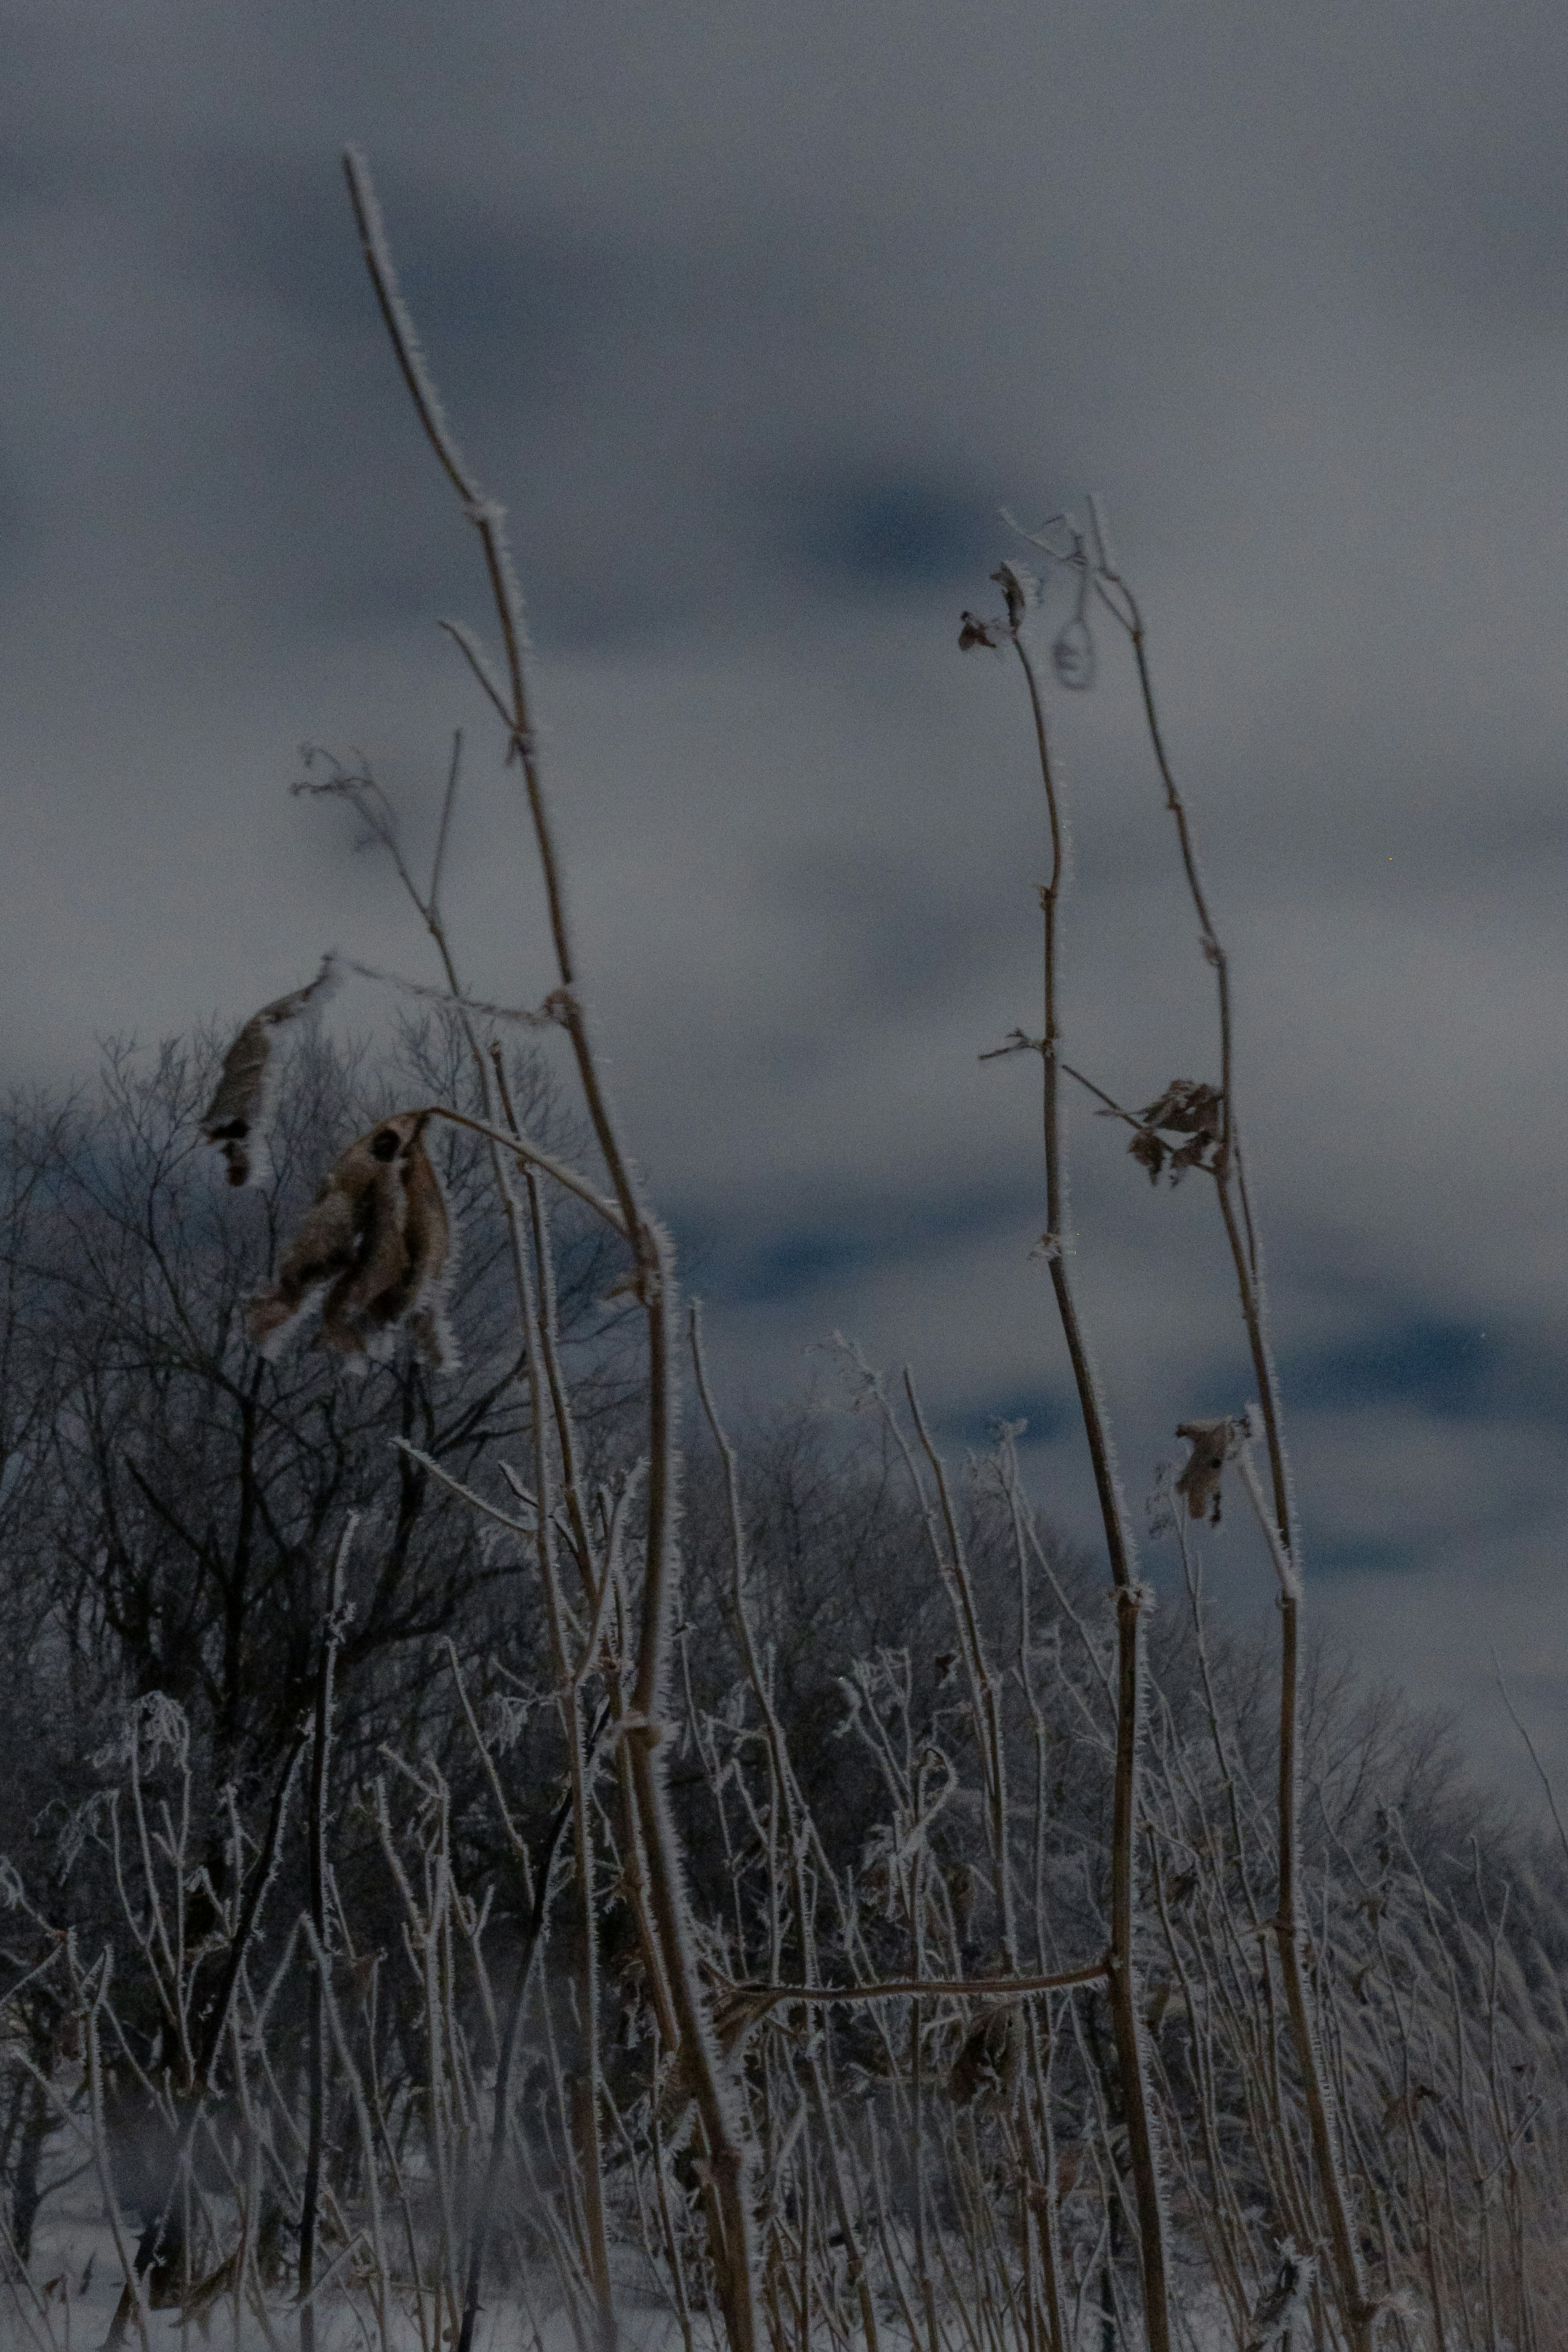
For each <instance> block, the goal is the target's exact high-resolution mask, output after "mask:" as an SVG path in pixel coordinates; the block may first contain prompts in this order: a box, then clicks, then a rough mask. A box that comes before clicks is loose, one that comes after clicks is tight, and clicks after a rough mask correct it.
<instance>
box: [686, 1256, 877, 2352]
mask: <svg viewBox="0 0 1568 2352" xmlns="http://www.w3.org/2000/svg"><path fill="white" fill-rule="evenodd" d="M689 1340H690V1346H691V1362H692V1369H693V1372H694V1375H695V1379H696V1386H697V1394H698V1399H699V1402H700V1404H701V1407H702V1412H703V1417H704V1419H705V1420H706V1421H707V1423H708V1427H709V1430H710V1433H711V1435H712V1438H713V1443H714V1444H715V1445H716V1446H717V1447H718V1449H719V1455H720V1459H721V1462H722V1463H723V1465H724V1499H725V1508H726V1513H727V1517H728V1525H729V1531H730V1563H731V1601H732V1605H733V1609H734V1620H735V1632H736V1636H737V1639H738V1640H739V1643H740V1645H741V1654H742V1659H743V1661H744V1664H745V1668H746V1678H747V1680H748V1682H749V1683H750V1685H751V1686H752V1696H753V1697H754V1698H755V1699H756V1702H757V1706H758V1710H759V1712H760V1714H761V1716H762V1718H763V1735H764V1738H765V1739H766V1743H767V1751H768V1759H769V1764H770V1769H771V1772H772V1778H773V1788H774V1790H775V1791H776V1792H777V1799H776V1801H782V1803H783V1806H784V1817H785V1835H786V1848H787V1852H788V1854H789V1877H790V1897H791V1901H792V1903H793V1904H794V1906H795V1923H796V1930H797V1933H798V1935H799V1937H800V1968H801V1975H802V1977H803V1979H805V1983H804V1984H802V1985H801V1986H800V1987H798V1988H791V1989H790V1990H791V1991H792V1992H795V1991H798V1992H799V1993H800V1994H801V1995H805V1993H806V1992H807V1991H808V1990H809V1989H810V1988H811V1985H812V1981H813V1979H815V1977H816V1937H815V1936H814V1934H813V1931H812V1916H811V1901H810V1896H809V1895H808V1893H807V1889H806V1883H805V1847H806V1834H807V1830H808V1826H809V1824H808V1822H807V1820H806V1817H805V1802H804V1800H803V1798H802V1795H801V1791H800V1787H799V1783H798V1782H797V1781H796V1780H795V1767H794V1765H793V1764H792V1762H791V1760H790V1754H789V1745H788V1741H787V1740H786V1738H785V1736H784V1725H783V1724H782V1723H781V1722H780V1720H779V1716H778V1710H777V1708H776V1707H775V1706H774V1705H773V1691H772V1687H771V1685H770V1684H769V1681H768V1678H767V1676H766V1675H765V1674H764V1673H763V1664H762V1660H761V1658H760V1657H759V1655H758V1654H757V1644H756V1636H755V1634H754V1633H753V1631H752V1621H751V1609H750V1601H749V1595H748V1592H747V1547H746V1536H745V1525H744V1521H743V1518H742V1511H741V1483H740V1463H739V1459H738V1457H737V1455H736V1453H735V1448H734V1446H733V1445H732V1444H731V1441H730V1438H729V1435H728V1433H727V1432H726V1431H725V1429H724V1425H723V1423H721V1420H720V1418H719V1412H718V1407H717V1405H716V1404H715V1402H714V1400H713V1392H712V1390H711V1388H710V1384H709V1380H708V1366H707V1362H706V1360H705V1358H704V1355H703V1351H702V1318H701V1310H700V1307H699V1305H698V1303H697V1302H696V1301H695V1300H693V1302H692V1306H691V1310H690V1319H689ZM779 1997H780V1998H781V1999H783V1998H785V1997H787V1996H786V1995H785V1994H784V1993H782V1992H781V1994H780V1996H779ZM806 2067H807V2079H808V2081H809V2083H810V2084H811V2091H812V2097H813V2100H814V2102H815V2104H816V2111H817V2116H818V2118H819V2121H820V2123H821V2126H822V2134H823V2144H824V2147H826V2153H827V2170H828V2179H829V2182H830V2184H831V2187H832V2191H833V2202H834V2208H835V2210H836V2212H837V2220H838V2229H839V2233H840V2235H841V2236H842V2238H843V2240H844V2248H845V2256H846V2261H847V2267H848V2273H849V2276H850V2279H851V2280H852V2282H853V2284H854V2286H855V2290H856V2294H857V2298H858V2302H859V2305H860V2320H861V2326H862V2328H863V2330H864V2333H865V2337H866V2343H867V2347H868V2352H877V2347H878V2341H879V2331H878V2326H877V2309H876V2303H875V2300H874V2298H873V2296H872V2293H871V2283H870V2279H869V2277H868V2273H867V2267H866V2257H865V2252H864V2243H863V2241H864V2228H863V2225H862V2226H857V2223H856V2220H855V2212H854V2200H853V2199H852V2198H851V2196H850V2191H849V2182H848V2179H847V2175H846V2172H845V2167H844V2158H843V2154H842V2151H841V2150H840V2147H839V2145H838V2137H837V2132H836V2131H835V2129H834V2121H833V2102H832V2099H831V2097H830V2096H829V2093H828V2086H827V2078H826V2070H825V2068H824V2066H823V2063H822V2054H821V2051H820V2049H819V2047H818V2045H817V2042H816V2040H815V2038H810V2039H808V2043H807V2057H806Z"/></svg>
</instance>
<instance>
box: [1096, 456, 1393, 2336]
mask: <svg viewBox="0 0 1568 2352" xmlns="http://www.w3.org/2000/svg"><path fill="white" fill-rule="evenodd" d="M1089 512H1090V517H1091V521H1092V529H1093V550H1092V559H1091V560H1092V564H1093V576H1094V582H1095V586H1096V590H1097V592H1098V593H1099V596H1100V602H1101V603H1102V604H1103V605H1104V606H1105V608H1106V610H1107V611H1108V612H1110V614H1113V616H1114V617H1115V619H1116V620H1117V622H1118V623H1119V624H1120V625H1121V628H1122V629H1123V630H1124V631H1125V633H1126V635H1127V638H1128V642H1129V643H1130V645H1131V648H1132V657H1133V661H1134V663H1135V665H1136V667H1137V672H1138V686H1139V692H1140V696H1141V698H1142V709H1143V718H1144V724H1145V727H1146V730H1147V732H1148V737H1149V744H1150V748H1151V750H1152V753H1153V757H1154V764H1155V767H1156V769H1157V771H1158V773H1159V777H1160V782H1161V784H1162V786H1163V790H1164V795H1165V806H1166V808H1167V810H1168V811H1169V813H1170V815H1171V819H1172V823H1173V825H1174V827H1175V832H1176V840H1177V845H1178V849H1179V852H1180V856H1181V863H1182V871H1183V874H1184V877H1185V880H1186V885H1187V890H1188V895H1189V896H1190V898H1191V899H1192V903H1193V910H1194V914H1195V915H1196V917H1197V922H1198V937H1199V940H1200V943H1201V945H1202V949H1203V953H1204V959H1205V962H1206V963H1207V964H1208V965H1209V966H1210V968H1211V970H1212V971H1213V972H1214V975H1215V1007H1216V1013H1217V1018H1218V1026H1219V1046H1220V1110H1219V1118H1220V1129H1219V1134H1218V1136H1217V1138H1216V1139H1215V1145H1214V1148H1213V1150H1212V1153H1211V1155H1210V1159H1209V1160H1208V1162H1207V1172H1208V1174H1209V1175H1210V1176H1212V1178H1213V1180H1214V1185H1215V1196H1216V1198H1217V1201H1218V1203H1219V1211H1220V1217H1221V1220H1222V1222H1223V1223H1224V1227H1225V1236H1226V1246H1227V1248H1228V1250H1229V1253H1230V1259H1231V1265H1232V1268H1233V1270H1234V1273H1235V1277H1236V1286H1237V1298H1238V1300H1239V1303H1240V1307H1241V1318H1242V1322H1243V1325H1244V1327H1245V1328H1246V1332H1247V1349H1248V1352H1249V1353H1250V1355H1251V1359H1252V1369H1253V1376H1254V1378H1255V1380H1256V1381H1257V1383H1258V1410H1259V1414H1260V1417H1261V1420H1262V1423H1263V1440H1264V1446H1265V1450H1266V1452H1267V1454H1268V1478H1269V1489H1270V1492H1269V1497H1268V1506H1267V1508H1266V1510H1264V1511H1261V1512H1260V1517H1261V1518H1262V1520H1263V1524H1264V1532H1265V1536H1266V1538H1268V1539H1269V1548H1270V1551H1271V1553H1272V1555H1273V1558H1274V1561H1275V1565H1276V1568H1277V1570H1278V1571H1279V1618H1280V1633H1279V1780H1278V1790H1277V1810H1278V1832H1279V1846H1278V1854H1279V1864H1278V1895H1277V1901H1276V1908H1275V1916H1274V1918H1273V1920H1272V1922H1271V1923H1270V1924H1271V1925H1272V1927H1273V1929H1274V1940H1275V1946H1276V1948H1277V1950H1278V1952H1279V1971H1280V1976H1281V1979H1282V1980H1283V1983H1284V1988H1285V2008H1286V2014H1287V2017H1288V2018H1289V2028H1290V2039H1291V2043H1292V2046H1293V2048H1294V2051H1295V2055H1296V2063H1297V2066H1298V2069H1299V2071H1300V2076H1301V2086H1302V2094H1303V2096H1304V2098H1305V2101H1306V2106H1307V2116H1308V2123H1309V2127H1310V2133H1311V2140H1312V2156H1313V2161H1314V2165H1315V2167H1316V2170H1317V2174H1318V2179H1319V2183H1320V2186H1321V2194H1322V2199H1323V2205H1324V2210H1325V2213H1326V2217H1327V2221H1328V2231H1329V2244H1330V2251H1331V2256H1332V2261H1333V2270H1334V2278H1335V2284H1336V2287H1337V2289H1338V2294H1339V2300H1340V2304H1341V2307H1342V2312H1343V2315H1344V2318H1345V2322H1346V2325H1347V2326H1348V2328H1349V2330H1350V2334H1351V2340H1352V2345H1353V2346H1354V2347H1356V2352H1371V2347H1372V2345H1373V2341H1374V2338H1375V2335H1376V2327H1377V2317H1378V2309H1379V2306H1378V2305H1376V2304H1375V2303H1374V2302H1373V2301H1372V2300H1371V2299H1370V2297H1369V2295H1368V2292H1367V2284H1366V2273H1365V2269H1364V2266H1363V2262H1362V2256H1361V2249H1360V2241H1359V2232H1358V2229H1357V2225H1356V2221H1355V2216H1354V2213H1353V2211H1352V2205H1351V2197H1350V2189H1349V2184H1348V2182H1347V2180H1346V2178H1345V2171H1344V2165H1343V2160H1342V2152H1341V2147H1340V2131H1339V2122H1338V2118H1337V2116H1335V2114H1334V2112H1333V2099H1332V2095H1331V2086H1330V2084H1329V2082H1328V2079H1327V2070H1326V2068H1325V2065H1324V2063H1323V2056H1322V2053H1321V2048H1320V2046H1319V2040H1318V2033H1317V2029H1316V2026H1315V2023H1314V2021H1313V2016H1312V2010H1311V2004H1310V1998H1309V1994H1308V1989H1307V1984H1306V1976H1305V1970H1304V1968H1303V1966H1302V1958H1301V1940H1302V1932H1303V1931H1302V1922H1301V1916H1300V1912H1301V1885H1300V1876H1301V1860H1300V1827H1299V1816H1300V1726H1299V1713H1300V1640H1301V1597H1302V1596H1301V1569H1300V1543H1299V1539H1298V1534H1297V1528H1296V1524H1295V1514H1294V1510H1293V1507H1292V1497H1291V1493H1290V1484H1289V1476H1288V1475H1287V1471H1286V1465H1285V1446H1284V1438H1283V1433H1282V1426H1281V1414H1280V1407H1279V1383H1278V1380H1277V1378H1276V1374H1275V1370H1274V1364H1273V1360H1272V1357H1271V1356H1270V1354H1269V1350H1268V1339H1267V1336H1266V1333H1265V1328H1264V1301H1263V1291H1262V1277H1261V1272H1260V1268H1259V1263H1258V1240H1257V1229H1256V1226H1255V1224H1254V1222H1253V1215H1252V1208H1251V1203H1250V1202H1249V1200H1248V1198H1247V1173H1246V1168H1245V1164H1244V1161H1243V1159H1242V1152H1241V1142H1240V1136H1239V1133H1238V1130H1237V1119H1236V1102H1235V1068H1234V1055H1233V1024H1232V1008H1231V992H1230V960H1229V957H1228V955H1227V954H1226V949H1225V946H1224V944H1223V942H1222V941H1221V940H1220V937H1219V934H1218V932H1217V930H1216V929H1215V923H1214V919H1213V917H1212V915H1211V914H1210V912H1209V906H1208V899H1207V897H1206V894H1205V890H1204V887H1203V880H1202V877H1201V875H1200V873H1199V871H1198V864H1197V856H1196V853H1195V850H1194V845H1193V836H1192V828H1191V824H1190V822H1189V819H1188V814H1187V809H1186V804H1185V803H1184V800H1183V798H1182V795H1181V793H1180V792H1179V790H1178V789H1177V785H1176V780H1175V777H1174V774H1173V772H1172V768H1171V762H1170V760H1169V757H1168V755H1167V753H1166V749H1165V740H1164V734H1163V729H1162V727H1161V724H1160V713H1159V706H1158V703H1157V701H1156V699H1155V694H1154V683H1153V675H1152V670H1151V667H1150V662H1149V646H1148V639H1147V635H1146V633H1145V629H1144V623H1143V615H1142V610H1141V608H1140V606H1139V604H1138V600H1137V598H1136V596H1135V595H1134V594H1133V593H1132V590H1131V588H1130V587H1129V585H1128V583H1127V582H1126V580H1125V579H1124V578H1123V577H1122V575H1121V572H1120V571H1118V570H1117V569H1116V568H1115V567H1114V566H1113V565H1112V563H1111V562H1110V554H1109V551H1108V548H1107V542H1106V536H1105V530H1104V527H1103V524H1102V521H1101V519H1100V509H1099V505H1098V502H1097V501H1095V500H1094V499H1090V501H1089ZM1085 560H1089V559H1088V558H1087V556H1086V554H1085V553H1084V552H1081V551H1080V554H1079V561H1080V562H1081V561H1085ZM1247 1466H1248V1465H1245V1464H1244V1465H1243V1469H1244V1475H1246V1470H1247ZM1248 1483H1249V1486H1250V1483H1251V1482H1250V1481H1249V1482H1248ZM1261 1499H1262V1498H1261V1497H1258V1500H1259V1502H1261Z"/></svg>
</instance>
